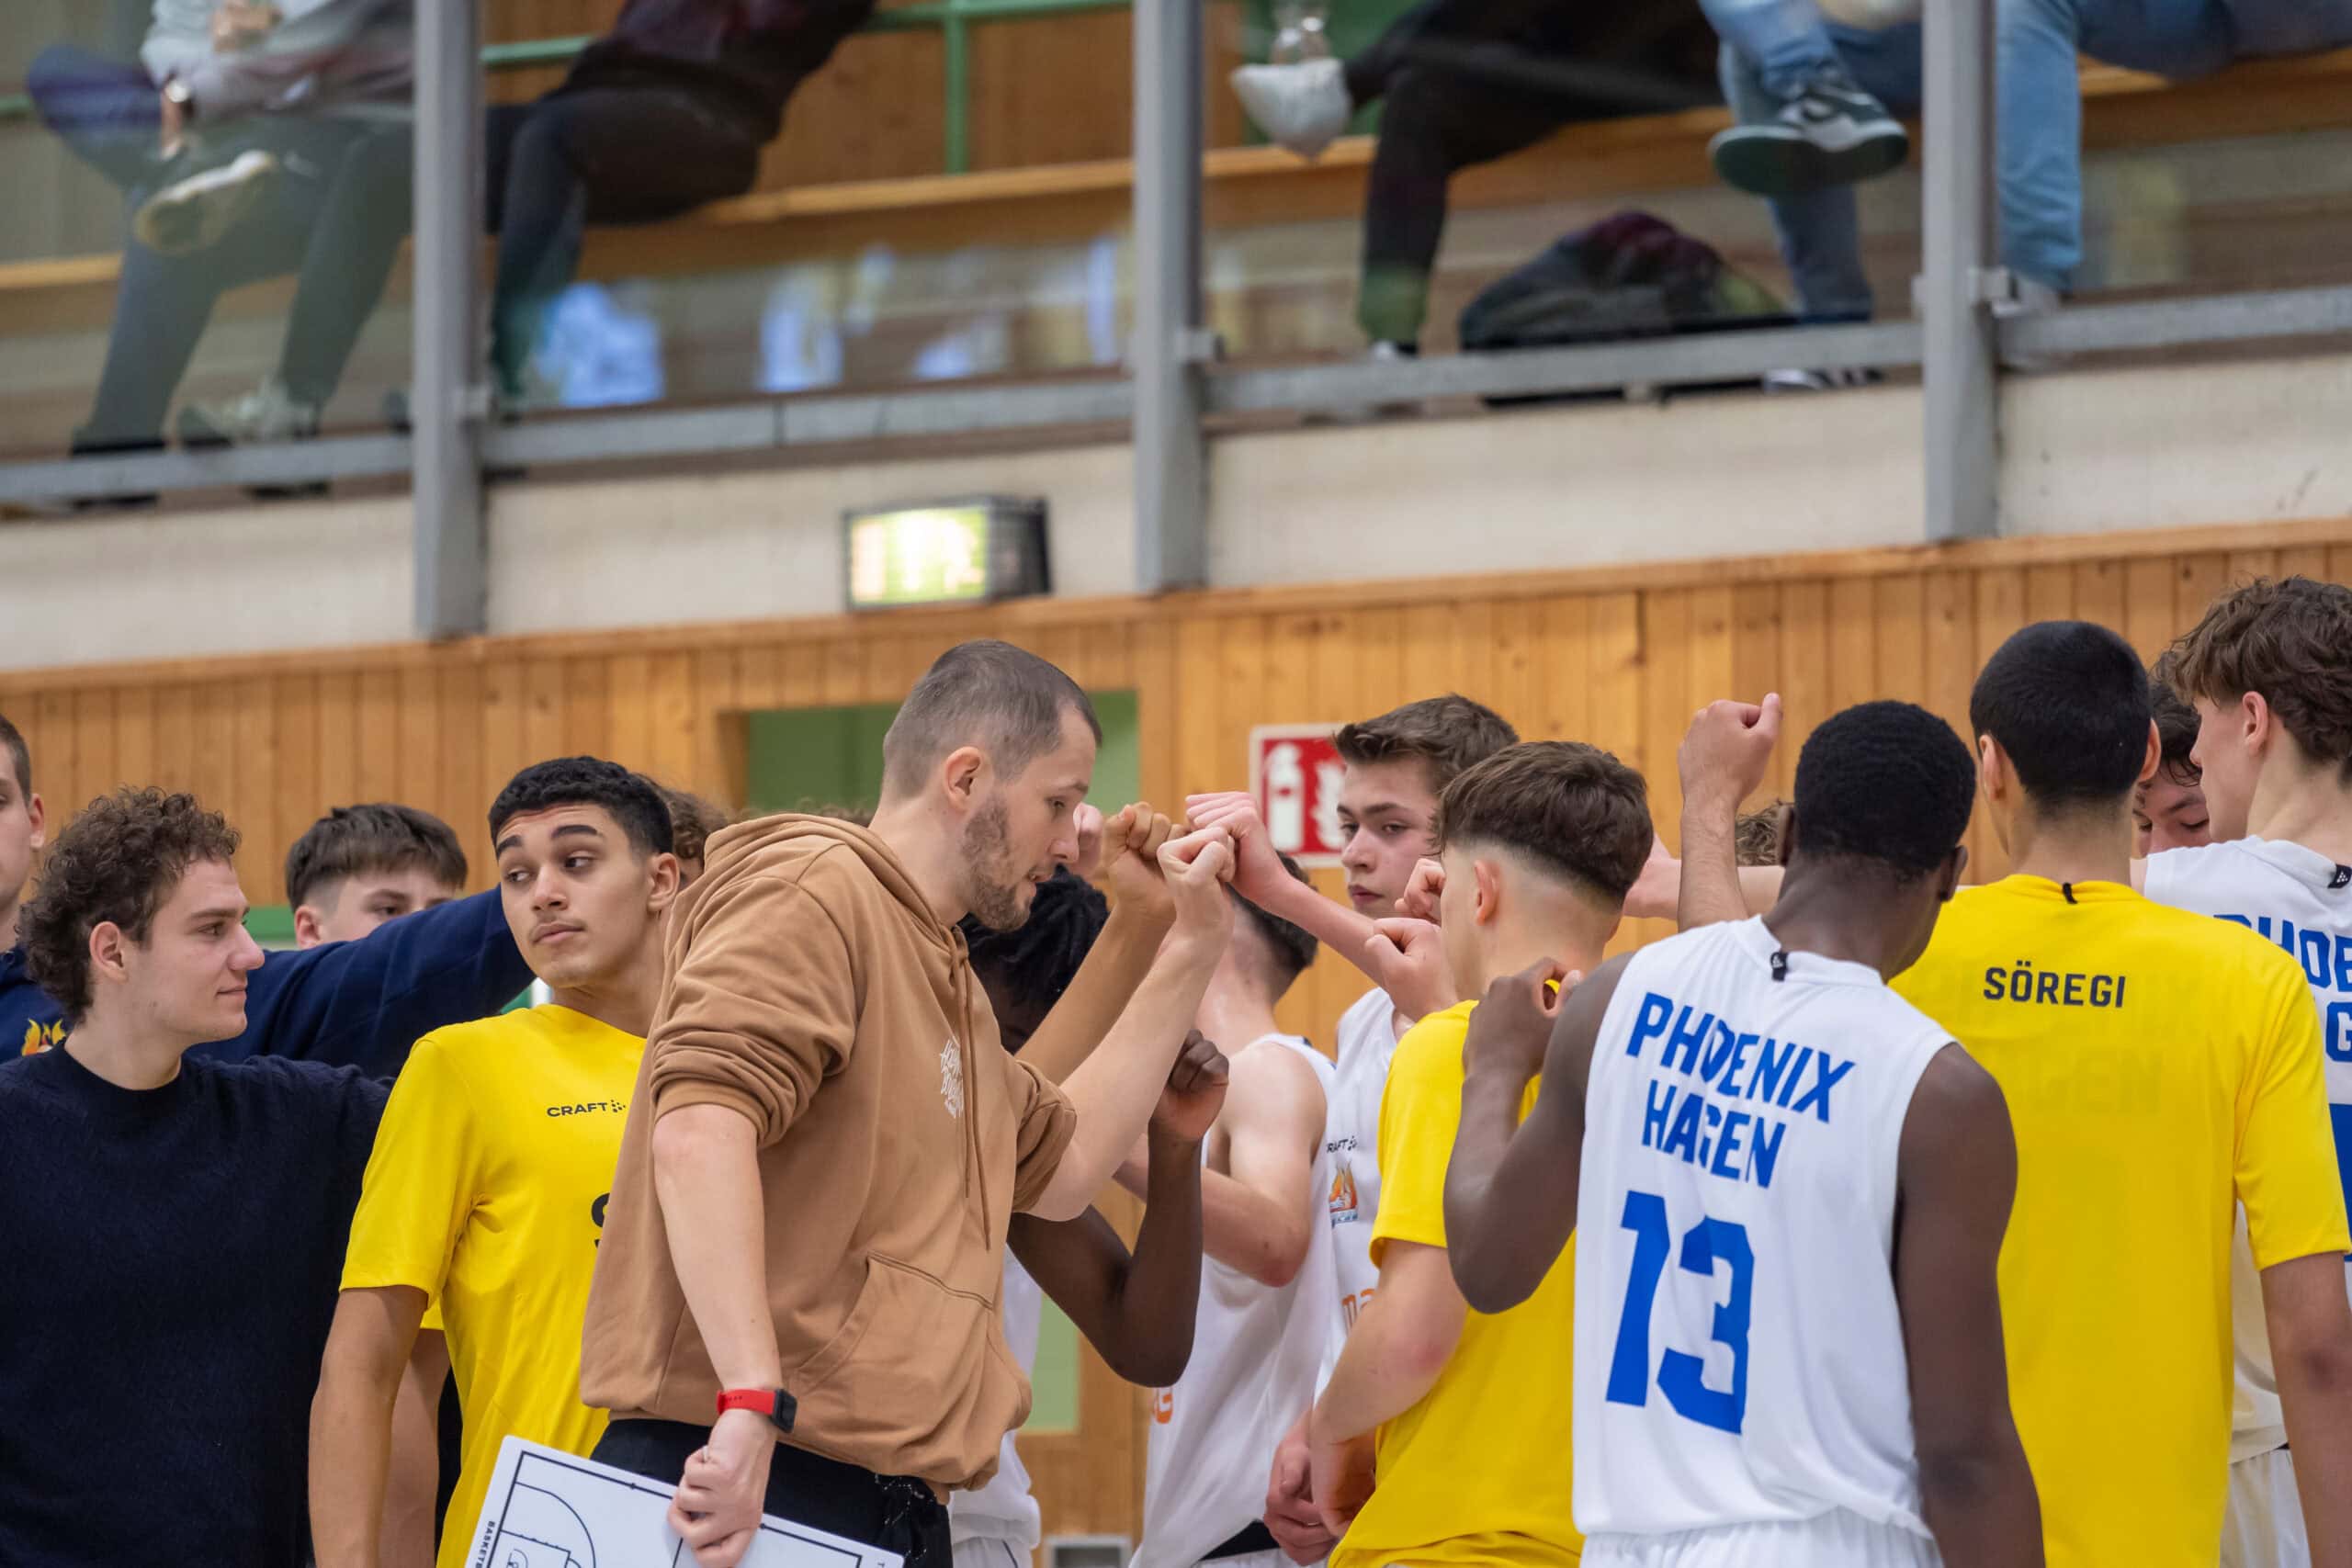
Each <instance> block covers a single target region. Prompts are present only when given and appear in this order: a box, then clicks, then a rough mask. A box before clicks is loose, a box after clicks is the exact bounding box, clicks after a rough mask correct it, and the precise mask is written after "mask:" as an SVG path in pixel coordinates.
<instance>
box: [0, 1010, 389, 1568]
mask: <svg viewBox="0 0 2352 1568" xmlns="http://www.w3.org/2000/svg"><path fill="white" fill-rule="evenodd" d="M383 1107H384V1089H383V1087H382V1086H381V1085H379V1084H377V1083H374V1082H372V1081H370V1080H369V1079H368V1078H367V1077H363V1076H362V1075H361V1074H359V1073H358V1072H356V1071H354V1070H351V1069H348V1068H345V1069H343V1070H341V1071H337V1070H334V1069H332V1068H328V1067H323V1066H318V1065H317V1064H315V1063H310V1062H281V1061H272V1060H268V1059H266V1058H265V1059H258V1060H254V1061H250V1062H238V1063H223V1062H209V1061H202V1060H195V1059H190V1060H187V1061H186V1062H184V1063H183V1065H182V1067H181V1071H180V1075H179V1077H177V1078H175V1080H173V1081H172V1082H171V1083H169V1084H166V1085H165V1086H164V1087H163V1088H162V1089H146V1090H134V1089H119V1088H117V1087H116V1086H114V1085H112V1084H110V1083H107V1081H106V1080H105V1079H103V1078H100V1077H97V1076H96V1074H94V1073H92V1072H90V1071H89V1070H88V1069H87V1068H85V1067H84V1066H82V1065H81V1064H80V1063H78V1062H76V1061H74V1058H73V1057H72V1055H69V1054H68V1053H66V1052H64V1051H50V1052H46V1053H44V1054H42V1055H37V1056H28V1057H22V1058H17V1059H12V1060H8V1061H6V1062H5V1063H0V1192H7V1193H9V1194H11V1195H12V1201H10V1202H9V1204H8V1209H7V1216H6V1223H5V1224H0V1323H5V1324H6V1325H7V1329H6V1355H0V1562H5V1563H7V1564H10V1565H11V1568H16V1565H19V1564H22V1565H25V1568H47V1565H49V1564H67V1563H74V1564H80V1563H98V1562H104V1563H110V1564H112V1563H120V1564H143V1563H164V1562H188V1563H220V1564H229V1563H235V1564H239V1565H240V1568H301V1564H302V1563H304V1562H306V1561H307V1560H308V1557H309V1553H310V1540H309V1536H310V1526H309V1516H308V1511H307V1506H306V1503H305V1496H304V1485H305V1481H306V1478H307V1476H308V1474H309V1463H308V1453H309V1427H310V1410H311V1393H313V1392H314V1391H315V1390H316V1388H317V1386H318V1381H319V1360H320V1358H321V1356H322V1354H323V1353H324V1351H325V1349H326V1339H327V1328H328V1325H330V1324H331V1323H332V1322H333V1320H334V1305H335V1288H336V1285H337V1284H338V1282H339V1280H340V1279H341V1275H342V1270H343V1255H344V1247H345V1243H346V1242H347V1241H348V1239H349V1236H350V1231H351V1212H352V1209H353V1207H354V1206H355V1205H356V1203H357V1202H358V1201H359V1182H360V1177H361V1174H362V1173H363V1172H364V1171H365V1170H366V1169H367V1165H368V1149H369V1147H370V1145H372V1144H373V1143H374V1141H375V1135H376V1122H377V1119H378V1117H379V1115H380V1114H381V1113H382V1111H383Z"/></svg>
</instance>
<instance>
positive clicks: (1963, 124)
mask: <svg viewBox="0 0 2352 1568" xmlns="http://www.w3.org/2000/svg"><path fill="white" fill-rule="evenodd" d="M1994 5H1995V0H1935V4H1933V5H1930V6H1928V8H1927V19H1926V35H1927V36H1926V39H1925V44H1924V50H1925V61H1924V64H1925V67H1926V98H1927V102H1926V105H1925V111H1926V112H1925V115H1924V117H1923V118H1924V125H1923V128H1922V129H1923V130H1924V131H1925V132H1926V137H1927V143H1928V145H1927V148H1926V151H1925V153H1924V158H1925V164H1926V170H1925V175H1924V178H1923V179H1922V181H1921V184H1920V197H1919V199H1920V205H1921V209H1922V211H1921V215H1920V216H1921V220H1922V221H1921V224H1920V237H1921V247H1922V251H1923V253H1924V255H1925V258H1926V265H1925V269H1924V270H1925V276H1924V277H1923V278H1922V280H1921V286H1920V303H1921V306H1922V307H1923V314H1924V316H1925V322H1924V328H1925V331H1924V333H1923V340H1924V341H1923V347H1924V353H1923V355H1922V358H1923V359H1924V361H1925V371H1926V380H1927V399H1926V401H1927V432H1926V435H1927V481H1928V483H1927V491H1928V518H1927V522H1928V538H1930V539H1964V538H1981V537H1985V536H1990V535H1992V534H1993V533H1994V532H1995V531H1996V518H1995V496H1996V487H1997V484H1998V478H1999V474H1998V440H1997V436H1996V421H1997V420H1998V418H1999V413H2000V401H1999V388H1998V387H1997V385H1996V381H1995V377H1996V370H1997V366H1998V357H1997V355H1996V351H1995V333H1994V322H1993V312H1992V299H1993V297H1994V294H1995V285H1996V276H1997V275H1996V272H1995V270H1994V260H1993V190H1994V151H1993V126H1994V114H1993V105H1994V75H1993V73H1994V65H1993V61H1994V47H1993V45H1994V33H1993V29H1994V21H1993V10H1994Z"/></svg>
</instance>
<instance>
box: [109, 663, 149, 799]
mask: <svg viewBox="0 0 2352 1568" xmlns="http://www.w3.org/2000/svg"><path fill="white" fill-rule="evenodd" d="M114 771H115V777H116V779H117V780H118V781H119V782H120V783H122V784H152V783H153V782H154V778H155V688H153V686H150V685H147V684H145V683H144V682H130V683H128V684H125V685H122V686H119V687H117V688H116V689H115V694H114Z"/></svg>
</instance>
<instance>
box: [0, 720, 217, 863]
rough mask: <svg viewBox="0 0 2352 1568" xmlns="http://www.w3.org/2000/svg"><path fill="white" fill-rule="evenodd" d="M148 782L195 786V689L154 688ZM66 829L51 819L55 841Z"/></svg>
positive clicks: (182, 787) (176, 787) (170, 787)
mask: <svg viewBox="0 0 2352 1568" xmlns="http://www.w3.org/2000/svg"><path fill="white" fill-rule="evenodd" d="M34 761H36V762H38V761H40V759H39V758H38V757H36V758H35V759H34ZM35 777H36V778H38V777H39V774H38V773H36V774H35ZM148 782H150V783H153V784H156V785H158V786H160V787H161V788H164V789H187V788H190V787H192V786H193V785H194V784H195V783H196V688H195V687H194V686H192V685H187V684H185V683H182V682H164V683H163V684H160V685H158V686H157V687H156V688H155V764H154V769H153V775H152V777H151V778H150V779H149V781H148ZM52 809H54V807H53V806H52ZM64 825H65V824H64V821H63V819H62V818H57V817H52V818H51V819H50V829H49V830H50V834H51V837H52V838H53V837H55V836H56V833H57V829H60V828H62V827H63V826H64Z"/></svg>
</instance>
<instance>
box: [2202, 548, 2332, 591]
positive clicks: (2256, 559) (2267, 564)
mask: <svg viewBox="0 0 2352 1568" xmlns="http://www.w3.org/2000/svg"><path fill="white" fill-rule="evenodd" d="M2222 558H2223V559H2224V560H2226V561H2227V562H2228V563H2229V581H2230V582H2231V583H2232V585H2233V586H2234V585H2235V584H2238V583H2241V582H2251V581H2254V580H2255V579H2256V578H2257V577H2276V576H2278V551H2277V550H2230V551H2227V552H2226V553H2225V554H2224V555H2223V557H2222ZM2338 581H2341V579H2338Z"/></svg>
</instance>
